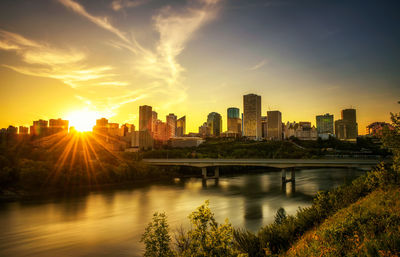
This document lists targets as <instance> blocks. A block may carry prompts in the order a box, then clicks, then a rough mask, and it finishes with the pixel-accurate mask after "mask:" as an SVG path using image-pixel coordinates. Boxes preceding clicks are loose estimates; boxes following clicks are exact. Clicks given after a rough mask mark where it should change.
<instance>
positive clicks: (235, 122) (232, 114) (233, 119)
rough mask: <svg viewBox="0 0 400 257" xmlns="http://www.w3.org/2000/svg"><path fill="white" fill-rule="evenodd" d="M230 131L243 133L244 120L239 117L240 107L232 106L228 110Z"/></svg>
mask: <svg viewBox="0 0 400 257" xmlns="http://www.w3.org/2000/svg"><path fill="white" fill-rule="evenodd" d="M227 113H228V115H227V117H228V118H227V121H228V124H227V125H228V126H227V128H228V133H235V134H237V135H241V134H242V120H241V119H240V118H239V117H240V116H239V108H235V107H231V108H228V110H227Z"/></svg>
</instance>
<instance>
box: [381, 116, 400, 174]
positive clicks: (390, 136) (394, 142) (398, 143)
mask: <svg viewBox="0 0 400 257" xmlns="http://www.w3.org/2000/svg"><path fill="white" fill-rule="evenodd" d="M391 120H392V126H393V129H389V128H388V127H386V128H385V129H384V130H383V138H382V142H383V147H385V148H387V149H389V150H390V151H391V152H392V153H393V169H394V170H395V171H396V172H397V173H400V113H391Z"/></svg>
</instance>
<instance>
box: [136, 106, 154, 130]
mask: <svg viewBox="0 0 400 257" xmlns="http://www.w3.org/2000/svg"><path fill="white" fill-rule="evenodd" d="M152 124H153V110H152V107H151V106H148V105H142V106H139V131H145V130H147V131H149V132H150V134H151V132H152V128H153V125H152Z"/></svg>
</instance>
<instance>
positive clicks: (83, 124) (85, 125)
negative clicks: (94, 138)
mask: <svg viewBox="0 0 400 257" xmlns="http://www.w3.org/2000/svg"><path fill="white" fill-rule="evenodd" d="M100 116H101V115H100V114H98V113H97V112H95V111H90V110H79V111H73V112H71V113H69V114H68V115H67V117H66V119H67V120H69V126H70V127H74V128H75V130H77V131H80V132H86V131H92V128H93V126H94V125H96V119H99V118H100Z"/></svg>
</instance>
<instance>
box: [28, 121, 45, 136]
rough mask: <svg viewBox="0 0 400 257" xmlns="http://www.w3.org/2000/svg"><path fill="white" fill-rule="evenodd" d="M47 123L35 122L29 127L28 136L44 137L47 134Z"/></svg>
mask: <svg viewBox="0 0 400 257" xmlns="http://www.w3.org/2000/svg"><path fill="white" fill-rule="evenodd" d="M47 125H48V121H47V120H37V121H34V122H33V125H32V126H31V127H30V134H31V135H33V136H46V135H47V134H48V126H47Z"/></svg>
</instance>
